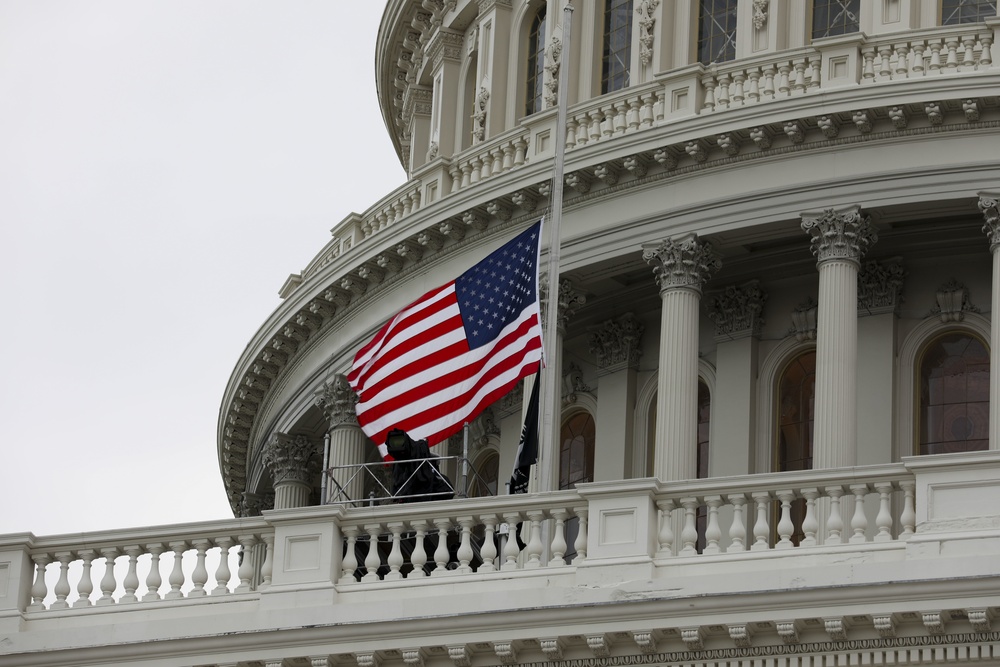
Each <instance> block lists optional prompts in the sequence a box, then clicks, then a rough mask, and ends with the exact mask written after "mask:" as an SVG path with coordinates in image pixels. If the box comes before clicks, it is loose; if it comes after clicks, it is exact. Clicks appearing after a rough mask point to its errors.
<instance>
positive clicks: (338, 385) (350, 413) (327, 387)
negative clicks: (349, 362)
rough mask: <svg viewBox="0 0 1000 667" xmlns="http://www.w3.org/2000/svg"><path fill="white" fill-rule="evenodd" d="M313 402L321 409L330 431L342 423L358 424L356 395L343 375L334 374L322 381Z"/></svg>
mask: <svg viewBox="0 0 1000 667" xmlns="http://www.w3.org/2000/svg"><path fill="white" fill-rule="evenodd" d="M314 403H315V405H316V407H318V408H319V409H320V410H322V411H323V416H324V417H326V423H327V426H328V428H329V429H330V430H331V431H332V430H333V429H335V428H337V427H338V426H340V425H342V424H347V425H348V426H357V425H358V415H357V412H356V406H357V404H358V395H357V394H356V393H355V392H354V390H353V389H351V385H350V384H348V382H347V378H346V377H344V376H343V375H336V376H334V378H333V380H331V381H330V382H326V383H324V384H323V388H322V389H321V390H320V391H319V392H318V393H317V395H316V400H315V401H314Z"/></svg>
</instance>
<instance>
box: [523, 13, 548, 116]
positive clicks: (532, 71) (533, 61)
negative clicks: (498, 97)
mask: <svg viewBox="0 0 1000 667" xmlns="http://www.w3.org/2000/svg"><path fill="white" fill-rule="evenodd" d="M544 82H545V5H542V7H541V8H540V9H539V10H538V13H537V14H535V18H534V19H533V20H532V21H531V28H530V30H529V31H528V78H527V87H526V91H527V92H526V94H525V104H524V113H525V115H527V116H530V115H531V114H533V113H538V112H539V111H541V110H542V100H543V99H544V98H543V94H544V88H543V84H544Z"/></svg>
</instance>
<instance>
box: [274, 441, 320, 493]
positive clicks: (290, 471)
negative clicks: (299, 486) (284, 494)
mask: <svg viewBox="0 0 1000 667" xmlns="http://www.w3.org/2000/svg"><path fill="white" fill-rule="evenodd" d="M318 451H319V448H318V447H317V446H316V444H315V443H314V442H312V441H310V440H309V438H307V437H306V436H304V435H296V436H291V435H288V434H286V433H275V434H273V435H272V436H271V438H270V439H269V440H268V441H267V442H266V443H265V444H264V452H263V462H264V465H265V466H266V467H267V469H268V470H270V471H271V478H272V480H273V481H274V484H275V485H278V484H280V483H282V482H304V483H307V484H308V483H309V482H310V481H311V479H312V476H313V474H314V473H315V472H316V471H317V470H318V469H319V465H318V461H317V460H316V455H317V453H318Z"/></svg>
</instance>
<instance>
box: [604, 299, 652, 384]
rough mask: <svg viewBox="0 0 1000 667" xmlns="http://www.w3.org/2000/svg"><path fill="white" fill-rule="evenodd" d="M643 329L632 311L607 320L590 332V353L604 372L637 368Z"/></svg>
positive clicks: (644, 328)
mask: <svg viewBox="0 0 1000 667" xmlns="http://www.w3.org/2000/svg"><path fill="white" fill-rule="evenodd" d="M645 330H646V327H644V326H643V325H642V323H641V322H639V320H637V319H636V318H635V315H633V314H632V313H625V314H624V315H622V316H621V317H619V318H618V319H617V320H608V321H607V322H605V323H604V324H602V325H600V327H598V328H596V329H595V330H594V332H593V333H591V334H590V353H591V354H593V355H594V356H595V357H596V358H597V363H598V365H599V366H600V367H601V369H602V370H603V371H605V372H613V371H616V370H620V369H622V368H637V367H638V366H639V356H640V355H641V354H642V350H640V349H639V345H640V343H641V342H642V334H643V332H644V331H645Z"/></svg>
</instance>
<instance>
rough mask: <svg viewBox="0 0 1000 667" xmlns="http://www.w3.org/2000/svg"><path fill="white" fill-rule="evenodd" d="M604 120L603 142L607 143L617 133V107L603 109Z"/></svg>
mask: <svg viewBox="0 0 1000 667" xmlns="http://www.w3.org/2000/svg"><path fill="white" fill-rule="evenodd" d="M601 113H602V114H603V115H604V120H602V121H601V140H602V141H607V140H608V139H610V138H611V137H612V136H613V135H614V133H615V105H613V104H609V105H608V106H606V107H605V108H603V109H601Z"/></svg>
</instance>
